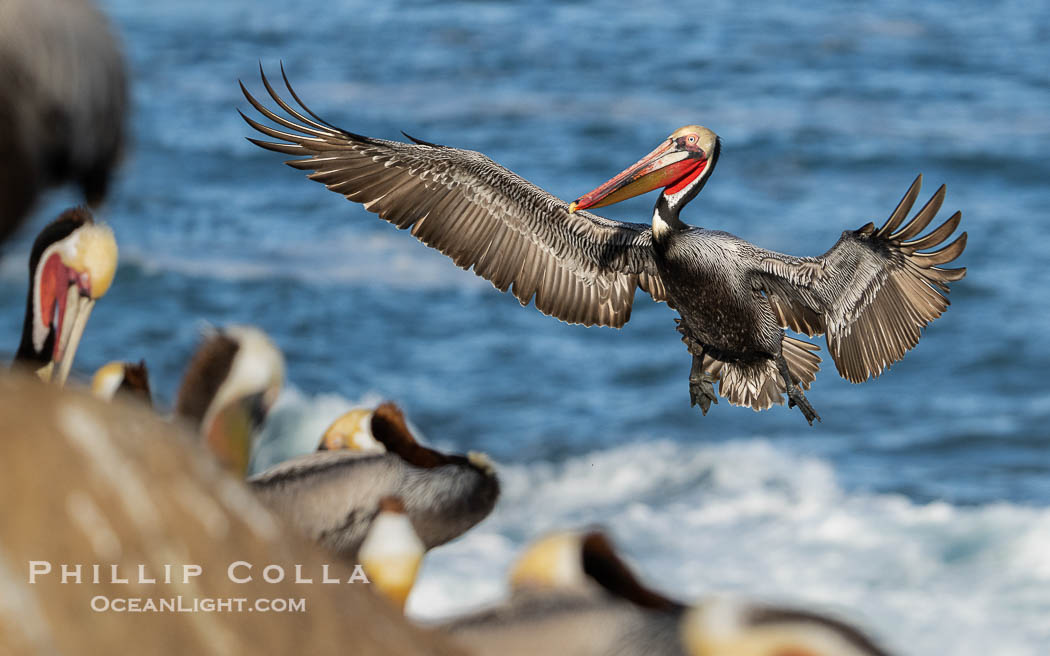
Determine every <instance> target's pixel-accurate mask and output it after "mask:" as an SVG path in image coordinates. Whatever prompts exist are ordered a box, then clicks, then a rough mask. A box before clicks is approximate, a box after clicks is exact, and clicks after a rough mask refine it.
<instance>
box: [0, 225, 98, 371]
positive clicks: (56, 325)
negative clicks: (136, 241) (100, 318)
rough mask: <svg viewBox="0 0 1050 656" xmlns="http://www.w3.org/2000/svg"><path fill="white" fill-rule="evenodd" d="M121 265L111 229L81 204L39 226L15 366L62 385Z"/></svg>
mask: <svg viewBox="0 0 1050 656" xmlns="http://www.w3.org/2000/svg"><path fill="white" fill-rule="evenodd" d="M116 271H117V242H116V239H114V237H113V231H112V230H110V228H109V226H107V225H105V224H103V223H95V219H94V217H93V216H92V215H91V212H90V211H88V210H87V209H85V208H83V207H77V208H73V209H69V210H66V211H64V212H63V213H62V214H61V215H59V217H58V218H57V219H55V220H54V221H52V222H51V223H49V224H48V225H47V226H45V227H44V229H43V230H41V231H40V234H39V235H38V236H37V238H36V241H34V242H33V248H32V250H31V251H30V255H29V293H28V294H27V297H26V313H25V320H24V321H23V323H22V339H21V342H20V344H19V347H18V351H17V352H16V353H15V361H14V364H15V366H18V367H27V368H31V369H33V370H34V371H36V372H37V374H38V375H39V376H40V377H41V378H42V379H44V380H46V381H49V382H53V383H56V384H58V385H62V384H64V383H65V381H66V378H67V377H68V376H69V371H70V369H71V368H72V366H73V358H74V357H75V356H76V352H77V347H78V346H79V344H80V338H81V337H82V336H83V334H84V328H85V327H86V326H87V321H88V317H90V316H91V310H92V309H93V308H94V307H95V302H96V301H97V300H98V299H100V298H102V296H103V295H104V294H105V293H106V292H107V291H108V290H109V287H110V285H111V284H112V283H113V276H114V275H115V274H116Z"/></svg>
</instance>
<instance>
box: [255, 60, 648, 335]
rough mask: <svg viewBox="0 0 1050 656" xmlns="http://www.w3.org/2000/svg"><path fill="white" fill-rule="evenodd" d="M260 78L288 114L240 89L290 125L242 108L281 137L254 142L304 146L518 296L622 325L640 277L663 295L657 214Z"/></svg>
mask: <svg viewBox="0 0 1050 656" xmlns="http://www.w3.org/2000/svg"><path fill="white" fill-rule="evenodd" d="M260 73H261V69H260ZM281 73H282V75H283V74H284V69H283V67H282V69H281ZM262 80H263V84H264V85H265V87H266V91H267V92H268V93H269V94H270V97H271V98H272V99H273V101H274V102H275V103H277V105H278V106H279V107H280V108H281V110H283V111H284V112H285V113H286V116H281V115H278V114H277V113H275V112H273V111H271V110H270V109H267V108H266V107H265V106H264V105H263V104H262V103H260V102H259V101H258V100H256V99H255V98H254V97H253V96H252V95H251V94H250V93H248V91H247V90H246V89H245V88H244V85H243V84H242V85H241V90H242V91H243V92H244V95H245V97H246V98H247V99H248V102H250V103H251V104H252V106H253V107H254V108H255V109H256V110H257V111H258V112H259V113H260V114H262V115H263V116H265V117H266V118H268V119H269V120H271V121H273V122H274V123H276V124H277V125H279V126H281V127H282V128H285V129H286V130H287V131H285V130H281V129H276V128H272V127H268V126H266V125H263V124H261V123H259V122H257V121H255V120H253V119H251V118H249V117H248V116H245V115H244V113H243V112H242V113H241V116H242V117H243V118H244V120H245V121H247V122H248V124H249V125H251V126H252V127H253V128H255V129H256V130H258V131H259V132H262V133H263V134H265V135H267V136H269V137H271V138H274V139H278V140H281V141H282V142H285V143H274V142H271V141H263V140H259V139H250V141H251V142H252V143H254V144H256V145H258V146H261V147H263V148H266V149H268V150H273V151H276V152H279V153H285V154H287V155H295V156H299V157H302V159H294V160H290V161H288V162H287V164H288V165H289V166H292V167H294V168H297V169H300V170H304V171H310V173H309V175H308V176H307V177H309V178H310V179H311V180H315V181H317V182H320V183H322V184H324V185H325V186H326V187H328V188H329V189H331V190H332V191H335V192H337V193H339V194H342V195H344V196H346V198H347V199H348V200H351V201H354V202H356V203H361V204H362V205H364V207H365V209H367V210H368V211H370V212H375V213H376V214H378V215H379V216H380V218H383V219H385V220H387V221H389V222H390V223H393V224H394V225H396V226H397V227H398V228H401V229H402V230H408V229H411V231H412V234H413V236H415V237H416V238H417V239H419V240H420V241H422V242H423V243H424V244H426V245H428V246H430V247H432V248H436V249H437V250H439V251H441V252H442V253H444V254H445V255H448V256H449V257H451V258H452V260H453V261H454V262H455V263H456V264H457V265H458V266H460V267H462V268H463V269H469V268H471V267H473V269H474V273H476V274H477V275H479V276H481V277H482V278H485V279H486V280H488V281H490V282H491V283H492V284H493V285H494V286H495V287H496V288H497V289H499V290H500V291H507V290H508V289H510V288H511V287H512V286H513V293H514V296H516V297H517V298H518V300H519V301H520V302H521V304H522V305H528V303H529V301H530V300H532V299H533V298H535V301H536V308H537V309H538V310H539V311H540V312H543V313H544V314H549V315H553V316H555V317H557V318H559V319H561V320H562V321H566V322H568V323H582V324H585V325H588V326H589V325H594V324H598V325H603V326H614V327H620V326H622V325H623V324H624V323H626V322H627V320H628V319H629V318H630V315H631V303H632V301H633V299H634V291H635V288H636V287H639V286H640V287H641V288H642V289H643V290H645V291H647V292H649V293H650V294H652V296H653V297H654V298H656V299H657V300H665V299H666V292H665V290H664V287H663V284H662V283H661V282H660V279H659V275H658V274H657V271H656V264H655V262H654V261H653V255H652V231H651V229H650V227H649V226H646V225H642V224H637V223H623V222H620V221H612V220H609V219H605V218H603V217H600V216H597V215H594V214H590V213H588V212H576V213H575V214H569V211H568V206H567V204H566V203H565V202H563V201H561V200H559V199H557V198H555V197H554V196H552V195H551V194H549V193H547V192H545V191H543V190H542V189H540V188H539V187H536V186H535V185H533V184H531V183H529V182H527V181H525V180H523V179H522V178H521V177H519V176H518V175H516V174H515V173H513V172H511V171H508V170H507V169H505V168H503V167H502V166H499V165H498V164H496V163H495V162H493V161H492V160H490V159H489V158H488V157H485V156H484V155H482V154H481V153H477V152H473V151H468V150H460V149H457V148H451V147H448V146H440V145H437V144H432V143H428V142H424V141H420V140H417V139H413V138H412V137H409V139H412V141H413V142H414V143H411V144H408V143H402V142H398V141H387V140H384V139H373V138H370V137H365V136H362V135H358V134H353V133H351V132H347V131H345V130H341V129H339V128H337V127H335V126H333V125H331V124H330V123H327V122H326V121H324V120H323V119H321V118H320V117H318V116H317V115H316V114H314V113H313V112H311V111H310V110H309V109H308V108H307V107H306V106H305V105H304V104H303V102H302V101H301V100H300V99H299V97H298V96H297V95H296V94H295V92H294V91H293V90H292V88H291V86H290V85H289V84H288V78H287V77H285V79H284V82H285V86H286V87H287V88H288V92H289V93H290V94H291V96H292V98H293V99H294V100H295V101H296V102H297V103H298V104H299V106H300V107H301V109H302V111H299V110H298V109H296V108H294V107H293V106H292V105H290V104H289V103H287V102H285V101H284V100H283V99H282V98H281V97H280V96H279V95H278V94H277V93H276V92H275V91H274V89H273V87H271V86H270V83H269V81H268V80H267V79H266V75H265V74H263V75H262ZM303 112H305V114H304V113H303ZM406 136H407V135H406Z"/></svg>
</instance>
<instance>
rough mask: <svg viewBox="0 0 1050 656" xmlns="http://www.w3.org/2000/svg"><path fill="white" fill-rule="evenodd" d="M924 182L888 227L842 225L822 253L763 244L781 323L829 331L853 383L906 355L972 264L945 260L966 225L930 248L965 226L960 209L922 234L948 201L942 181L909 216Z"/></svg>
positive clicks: (765, 272)
mask: <svg viewBox="0 0 1050 656" xmlns="http://www.w3.org/2000/svg"><path fill="white" fill-rule="evenodd" d="M921 186H922V176H921V175H920V176H919V177H917V178H916V179H915V182H913V183H912V186H911V188H910V189H909V190H908V193H907V194H905V195H904V198H903V199H901V202H900V203H899V204H898V205H897V209H896V210H894V212H893V214H891V215H890V218H889V219H888V220H887V221H886V223H885V224H884V225H883V226H882V227H881V228H879V229H878V230H876V229H875V226H874V224H871V223H869V224H867V225H865V226H864V227H862V228H860V229H859V230H853V231H846V232H843V233H842V237H841V238H840V239H839V241H838V243H837V244H835V246H834V247H833V248H832V249H831V250H829V251H828V252H827V253H824V255H821V256H820V257H815V258H814V257H805V258H799V257H791V256H788V255H782V254H780V253H773V252H771V251H764V252H763V253H762V257H761V258H760V262H761V268H760V270H759V271H756V277H757V278H758V286H759V287H760V288H761V289H762V290H763V291H764V292H765V294H766V296H767V297H768V298H769V301H770V304H771V305H772V307H773V311H774V313H775V314H776V315H777V317H778V318H779V320H780V323H781V325H782V326H783V327H785V328H790V329H791V330H794V331H796V332H801V333H805V334H807V335H820V334H824V333H826V334H827V342H828V350H829V351H830V352H831V357H832V358H833V359H834V360H835V365H836V366H837V367H838V370H839V374H841V375H842V377H843V378H846V379H847V380H850V381H852V382H854V383H859V382H863V381H865V380H867V379H868V378H870V377H872V376H878V375H879V374H880V373H882V371H883V369H885V368H886V367H887V366H889V365H890V364H892V363H894V362H896V361H897V360H900V359H901V358H902V357H904V354H905V353H906V352H907V351H908V350H909V349H911V348H912V347H914V346H915V345H916V344H917V343H918V342H919V337H920V334H921V329H922V328H923V327H925V326H926V324H928V323H929V322H931V321H933V320H934V319H936V318H937V317H939V316H941V314H942V313H943V312H944V311H945V310H946V309H947V308H948V304H949V303H948V299H947V298H945V296H944V294H947V293H948V291H949V290H948V283H950V282H955V281H957V280H961V279H962V278H963V276H965V275H966V269H965V268H960V269H943V268H941V267H940V265H942V264H946V263H948V262H951V261H952V260H954V259H955V258H957V257H959V255H960V254H961V253H962V252H963V249H965V248H966V233H965V232H964V233H962V234H961V235H959V237H958V238H957V239H955V241H953V242H951V243H950V244H948V245H947V246H944V247H941V248H940V249H938V250H929V249H932V248H935V247H937V246H939V245H940V244H941V243H943V242H944V241H945V240H946V239H948V237H949V236H951V234H952V233H953V232H954V231H955V229H956V228H957V227H958V226H959V220H960V219H961V216H962V215H961V214H960V213H959V212H956V213H955V214H953V215H952V217H951V218H949V219H948V220H947V221H945V222H944V223H943V224H942V225H941V226H940V227H938V228H937V229H935V230H932V231H930V232H929V233H927V234H926V235H924V236H922V237H919V236H918V235H919V233H920V232H922V231H923V230H925V229H926V226H928V225H929V223H930V221H931V220H932V219H933V217H934V215H936V214H937V210H939V209H940V207H941V203H942V202H943V201H944V186H943V185H942V186H941V188H940V189H938V190H937V193H935V194H934V195H933V197H932V198H931V199H930V200H929V202H927V203H926V205H925V206H924V207H923V208H922V209H921V210H919V212H918V214H916V215H915V217H914V218H913V219H912V220H911V221H909V222H907V223H904V219H905V218H907V216H908V213H909V212H910V211H911V208H912V206H913V205H914V204H915V198H916V196H918V194H919V188H920V187H921ZM902 223H904V225H903V226H902V225H901V224H902ZM920 251H926V252H920Z"/></svg>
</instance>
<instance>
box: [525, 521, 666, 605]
mask: <svg viewBox="0 0 1050 656" xmlns="http://www.w3.org/2000/svg"><path fill="white" fill-rule="evenodd" d="M510 586H511V588H512V589H514V590H523V589H532V590H535V589H553V590H562V591H574V592H587V593H601V592H603V591H604V593H606V594H610V595H612V596H614V597H616V598H618V599H621V600H623V601H627V602H629V603H631V604H634V605H635V606H638V607H641V608H648V609H653V610H672V609H679V608H682V605H681V604H679V603H678V602H676V601H674V600H672V599H669V598H667V597H665V596H663V595H662V594H660V593H659V592H656V591H654V590H652V589H650V588H648V587H646V586H645V585H643V584H642V583H641V581H639V580H638V578H637V577H636V576H635V574H634V572H633V571H632V570H631V568H630V566H628V565H627V563H626V562H624V560H623V559H622V558H620V556H619V554H617V553H616V549H615V547H614V546H613V543H612V541H611V540H610V539H609V538H608V536H606V535H605V533H603V532H601V531H597V530H595V531H589V532H580V531H561V532H557V533H552V534H550V535H547V536H546V537H543V538H540V539H539V540H537V541H536V542H534V543H533V544H532V545H531V546H530V547H529V548H528V549H526V551H525V553H523V554H522V555H521V557H520V558H519V559H518V561H517V562H516V563H515V564H514V567H513V568H512V569H511V572H510Z"/></svg>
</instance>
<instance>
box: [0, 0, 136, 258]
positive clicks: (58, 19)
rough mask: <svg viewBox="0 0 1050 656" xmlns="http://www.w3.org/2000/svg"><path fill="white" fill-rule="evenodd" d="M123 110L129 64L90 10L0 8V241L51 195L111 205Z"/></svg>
mask: <svg viewBox="0 0 1050 656" xmlns="http://www.w3.org/2000/svg"><path fill="white" fill-rule="evenodd" d="M127 105H128V91H127V73H126V71H125V65H124V57H123V55H122V54H121V49H120V45H119V44H118V43H117V40H116V39H115V38H114V36H113V32H112V30H111V28H110V25H109V23H108V21H107V20H106V19H105V17H104V16H103V15H102V14H101V13H100V12H99V11H98V9H96V8H95V6H94V4H93V3H91V2H89V1H88V0H4V1H3V2H0V153H2V154H3V156H2V157H0V242H3V241H4V239H5V238H6V237H7V236H9V235H10V234H11V233H12V232H14V230H15V229H16V228H17V227H18V225H19V224H20V223H21V222H22V221H23V220H24V219H25V218H26V216H27V215H28V214H29V212H30V211H31V210H32V207H33V204H34V202H35V201H36V199H37V196H39V194H40V193H41V192H42V191H44V190H45V189H47V188H48V187H50V186H53V185H59V184H64V183H66V182H71V183H73V184H76V185H77V186H78V187H79V188H80V190H81V192H82V193H83V195H84V198H85V200H86V201H87V202H88V203H89V204H90V205H92V206H95V205H98V204H99V203H100V202H101V201H102V200H103V199H104V198H105V195H106V191H107V190H108V188H109V182H110V177H111V175H112V172H113V169H114V167H115V165H116V163H117V161H118V160H119V158H120V154H121V151H122V149H123V146H124V140H125V129H126V123H127Z"/></svg>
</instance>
